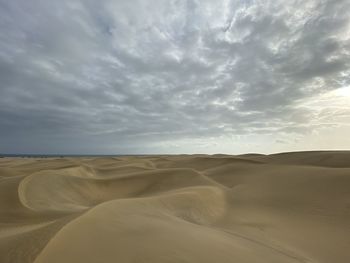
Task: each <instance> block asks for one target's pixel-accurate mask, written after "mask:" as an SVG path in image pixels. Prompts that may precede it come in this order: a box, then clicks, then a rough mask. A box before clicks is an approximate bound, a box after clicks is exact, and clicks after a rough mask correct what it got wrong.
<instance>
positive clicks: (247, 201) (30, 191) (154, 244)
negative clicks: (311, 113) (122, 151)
mask: <svg viewBox="0 0 350 263" xmlns="http://www.w3.org/2000/svg"><path fill="white" fill-rule="evenodd" d="M0 262H1V263H2V262H4V263H10V262H16V263H17V262H19V263H26V262H30V263H31V262H35V263H77V262H82V263H92V262H94V263H95V262H96V263H109V262H111V263H112V262H113V263H115V262H118V263H124V262H125V263H128V262H133V263H137V262H147V263H170V262H181V263H184V262H188V263H197V262H198V263H213V262H218V263H296V262H298V263H299V262H300V263H302V262H304V263H347V262H350V152H299V153H283V154H274V155H259V154H246V155H239V156H230V155H213V156H209V155H181V156H139V157H135V156H133V157H100V158H93V157H81V158H78V157H75V158H74V157H66V158H45V159H41V158H1V159H0Z"/></svg>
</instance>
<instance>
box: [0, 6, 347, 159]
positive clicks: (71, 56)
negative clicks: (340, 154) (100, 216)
mask: <svg viewBox="0 0 350 263" xmlns="http://www.w3.org/2000/svg"><path fill="white" fill-rule="evenodd" d="M349 66H350V1H349V0H245V1H243V0H223V1H221V0H201V1H199V0H168V1H164V0H147V1H144V0H128V1H125V0H101V1H97V0H60V1H47V0H11V1H9V0H0V153H35V154H44V153H47V154H58V153H64V154H157V153H159V154H165V153H169V154H177V153H208V154H212V153H228V154H240V153H248V152H258V153H273V152H282V151H301V150H344V149H350V67H349Z"/></svg>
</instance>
